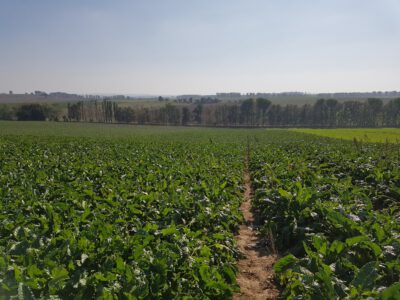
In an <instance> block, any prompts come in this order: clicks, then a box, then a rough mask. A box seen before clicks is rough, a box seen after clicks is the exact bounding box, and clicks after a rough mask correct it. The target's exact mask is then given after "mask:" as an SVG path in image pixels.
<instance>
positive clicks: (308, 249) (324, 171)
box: [251, 138, 400, 299]
mask: <svg viewBox="0 0 400 300" xmlns="http://www.w3.org/2000/svg"><path fill="white" fill-rule="evenodd" d="M398 151H399V149H398V147H395V146H391V147H387V145H379V144H363V145H361V146H360V145H353V144H352V143H347V142H341V141H336V142H335V141H334V140H331V141H328V140H325V141H324V140H322V139H321V140H319V141H318V140H312V139H311V138H310V139H308V138H305V140H304V142H298V143H292V142H290V141H287V142H282V143H281V144H280V145H278V146H272V147H271V145H265V146H264V145H261V144H258V145H257V150H256V152H255V153H254V155H253V159H252V162H251V169H252V175H253V182H254V188H255V200H254V202H253V206H254V207H255V209H256V210H257V211H258V212H259V214H260V217H261V219H262V222H264V225H263V226H262V230H263V231H264V232H265V234H266V235H267V236H270V234H271V233H272V236H273V237H274V239H275V240H274V246H276V247H277V248H278V250H279V251H281V252H282V253H284V254H287V255H286V256H284V257H283V258H281V259H280V260H279V261H278V262H277V263H276V264H275V268H274V269H275V273H276V278H277V281H278V283H279V284H280V285H281V286H282V289H283V291H282V293H283V297H284V298H285V299H343V298H345V299H367V298H368V299H370V298H384V299H397V298H396V297H398V285H396V282H398V281H399V280H400V260H399V257H400V222H399V221H400V201H399V200H400V197H399V185H400V162H399V156H398ZM271 246H272V245H271ZM396 293H397V294H396ZM299 297H300V298H299Z"/></svg>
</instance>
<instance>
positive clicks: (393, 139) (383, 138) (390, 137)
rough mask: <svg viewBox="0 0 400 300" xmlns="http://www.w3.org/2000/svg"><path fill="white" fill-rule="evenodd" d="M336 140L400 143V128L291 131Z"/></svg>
mask: <svg viewBox="0 0 400 300" xmlns="http://www.w3.org/2000/svg"><path fill="white" fill-rule="evenodd" d="M291 130H292V131H295V132H303V133H309V134H315V135H319V136H325V137H330V138H336V139H344V140H354V139H357V140H358V141H363V142H370V143H386V142H390V143H400V128H355V129H347V128H341V129H297V128H296V129H291Z"/></svg>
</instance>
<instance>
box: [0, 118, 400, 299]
mask: <svg viewBox="0 0 400 300" xmlns="http://www.w3.org/2000/svg"><path fill="white" fill-rule="evenodd" d="M378 134H379V132H378ZM245 195H247V196H248V197H250V198H251V199H250V200H249V202H246V203H248V204H249V206H244V205H243V204H244V203H245V201H246V199H245V198H246V196H245ZM0 196H1V200H0V208H1V210H0V299H10V298H11V299H12V298H15V299H232V298H234V299H386V300H389V299H400V283H399V281H400V145H399V144H396V143H381V144H379V143H365V142H357V141H344V140H336V139H329V138H324V137H318V136H316V135H309V134H305V133H300V132H293V131H287V130H263V129H254V130H244V129H205V128H182V127H180V128H173V127H136V126H113V125H96V124H65V123H40V122H37V123H29V122H26V123H23V122H21V123H19V122H1V123H0ZM246 207H247V208H246ZM247 210H248V211H247ZM249 216H250V217H249ZM244 230H247V232H248V234H249V235H251V236H250V237H249V238H250V239H252V241H253V242H254V245H253V244H249V245H244V246H243V245H242V246H241V245H240V241H241V235H242V234H243V232H244ZM242 241H243V240H242ZM251 251H253V252H255V251H256V252H257V253H258V255H256V256H255V258H254V261H253V262H248V257H246V256H248V255H250V253H251ZM263 257H264V258H265V257H267V258H268V261H269V263H270V264H269V265H265V267H264V265H262V264H261V265H257V266H254V268H255V267H257V269H260V268H261V270H259V271H257V272H256V271H255V270H254V272H253V270H252V268H253V265H252V264H251V263H254V262H256V263H257V262H259V261H260V262H263V261H264V260H262V259H263ZM246 259H247V260H246ZM247 262H248V263H247ZM263 267H264V270H262V268H263ZM267 268H268V269H267ZM264 271H265V273H266V274H267V275H266V277H262V276H261V275H260V276H261V277H260V276H259V273H260V272H264ZM251 284H253V285H254V288H253V287H252V286H251ZM249 286H250V287H249Z"/></svg>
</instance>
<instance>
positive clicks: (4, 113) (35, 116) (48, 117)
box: [0, 103, 59, 121]
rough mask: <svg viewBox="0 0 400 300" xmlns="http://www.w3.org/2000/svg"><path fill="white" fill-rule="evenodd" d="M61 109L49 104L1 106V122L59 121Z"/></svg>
mask: <svg viewBox="0 0 400 300" xmlns="http://www.w3.org/2000/svg"><path fill="white" fill-rule="evenodd" d="M58 118H59V109H58V108H56V107H55V106H53V105H48V104H38V103H31V104H22V105H19V106H10V105H7V104H3V105H0V120H18V121H58Z"/></svg>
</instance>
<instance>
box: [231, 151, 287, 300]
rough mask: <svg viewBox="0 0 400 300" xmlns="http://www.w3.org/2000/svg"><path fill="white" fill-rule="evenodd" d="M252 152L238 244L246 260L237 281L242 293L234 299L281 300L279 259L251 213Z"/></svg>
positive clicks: (247, 160)
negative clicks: (277, 275) (276, 277)
mask: <svg viewBox="0 0 400 300" xmlns="http://www.w3.org/2000/svg"><path fill="white" fill-rule="evenodd" d="M249 155H250V151H249V150H248V151H247V158H246V168H245V173H244V182H245V192H244V201H243V203H242V205H241V209H242V211H243V215H244V218H245V223H246V224H242V225H241V226H240V229H239V235H238V236H236V241H237V244H238V247H239V250H240V252H241V253H242V255H243V258H242V259H240V260H239V262H238V267H239V275H238V277H237V282H238V284H239V286H240V291H241V292H240V293H237V294H235V295H234V296H233V299H249V300H250V299H254V300H258V299H260V300H261V299H263V300H265V299H277V298H278V295H279V292H278V290H277V288H276V287H275V285H274V283H273V276H274V273H273V269H272V267H273V264H274V263H275V262H276V260H277V256H276V255H273V254H271V253H270V252H268V250H267V248H266V246H265V244H264V243H263V241H262V239H261V237H260V236H259V235H258V232H257V230H256V229H255V219H254V216H253V213H252V211H251V198H252V187H251V178H250V173H249V170H248V163H249Z"/></svg>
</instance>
